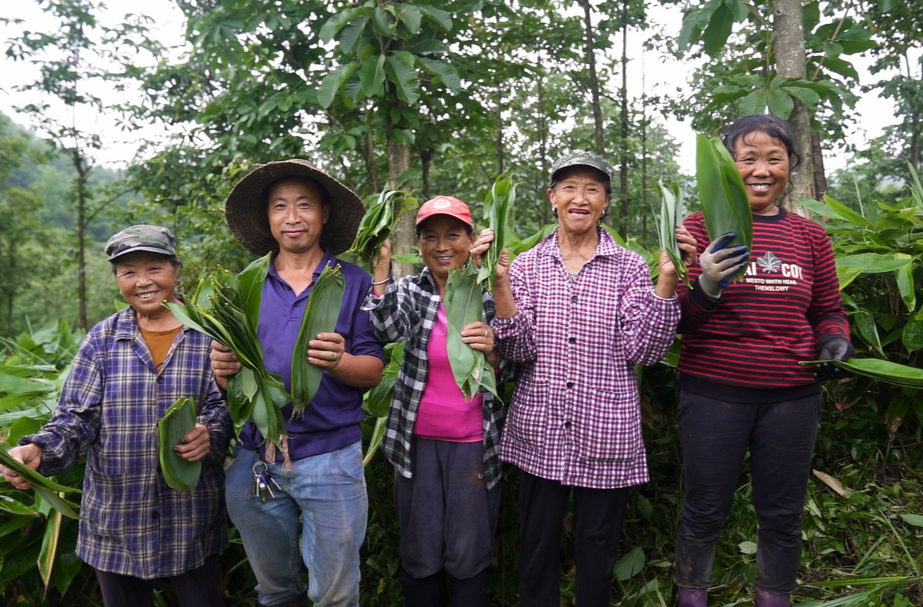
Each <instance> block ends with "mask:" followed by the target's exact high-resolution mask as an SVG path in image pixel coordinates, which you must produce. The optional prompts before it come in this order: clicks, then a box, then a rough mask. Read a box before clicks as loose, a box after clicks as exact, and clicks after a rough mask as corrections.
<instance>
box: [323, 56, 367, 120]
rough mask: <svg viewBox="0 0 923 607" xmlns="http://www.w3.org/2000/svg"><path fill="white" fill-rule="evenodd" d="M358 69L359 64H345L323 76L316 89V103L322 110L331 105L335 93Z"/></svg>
mask: <svg viewBox="0 0 923 607" xmlns="http://www.w3.org/2000/svg"><path fill="white" fill-rule="evenodd" d="M358 68H359V63H357V62H352V63H347V64H346V65H341V66H339V67H337V68H336V69H335V70H333V71H332V72H330V73H329V74H327V75H326V76H324V78H323V80H321V82H320V86H318V87H317V103H319V104H320V106H321V107H322V108H324V109H327V108H329V107H330V106H331V105H333V100H334V99H335V98H336V95H337V93H338V92H339V91H340V89H341V88H342V87H343V85H344V84H345V83H346V81H347V80H349V78H350V77H351V76H352V75H353V74H354V73H355V71H356V70H357V69H358Z"/></svg>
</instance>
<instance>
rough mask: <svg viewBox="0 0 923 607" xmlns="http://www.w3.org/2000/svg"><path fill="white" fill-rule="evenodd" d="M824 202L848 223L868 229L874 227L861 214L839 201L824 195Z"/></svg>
mask: <svg viewBox="0 0 923 607" xmlns="http://www.w3.org/2000/svg"><path fill="white" fill-rule="evenodd" d="M824 202H825V203H827V206H829V207H830V208H831V209H833V210H834V211H835V212H836V213H837V214H839V215H840V216H841V217H843V218H844V219H846V221H850V222H852V223H854V224H856V225H857V226H864V227H867V228H870V227H872V224H871V222H869V220H867V219H866V218H865V217H863V216H862V215H860V214H859V213H857V212H855V211H853V210H852V209H850V208H849V207H848V206H846V205H845V204H843V203H842V202H840V201H839V200H836V199H835V198H832V197H830V196H828V195H826V194H824Z"/></svg>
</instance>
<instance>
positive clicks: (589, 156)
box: [551, 150, 614, 183]
mask: <svg viewBox="0 0 923 607" xmlns="http://www.w3.org/2000/svg"><path fill="white" fill-rule="evenodd" d="M573 166H587V167H590V168H592V169H596V170H597V171H601V172H602V173H604V174H605V175H606V177H607V178H608V179H609V182H610V183H611V182H612V175H613V172H614V169H613V168H612V165H611V164H609V163H608V162H607V161H606V159H605V158H603V157H602V156H600V155H599V154H594V153H593V152H587V151H586V150H573V151H571V152H568V153H567V154H564V155H563V156H561V157H560V158H558V159H557V160H556V161H555V163H554V164H553V165H551V179H552V180H553V179H554V175H555V173H557V172H558V171H560V170H561V169H566V168H568V167H573Z"/></svg>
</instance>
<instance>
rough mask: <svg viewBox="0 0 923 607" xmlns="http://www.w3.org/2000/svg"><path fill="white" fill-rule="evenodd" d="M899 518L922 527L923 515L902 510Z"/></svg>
mask: <svg viewBox="0 0 923 607" xmlns="http://www.w3.org/2000/svg"><path fill="white" fill-rule="evenodd" d="M901 518H902V519H904V522H905V523H908V524H910V525H913V526H914V527H923V515H920V514H907V513H904V512H902V513H901Z"/></svg>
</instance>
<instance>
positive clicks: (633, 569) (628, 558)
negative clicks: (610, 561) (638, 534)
mask: <svg viewBox="0 0 923 607" xmlns="http://www.w3.org/2000/svg"><path fill="white" fill-rule="evenodd" d="M645 562H646V559H645V557H644V550H643V549H642V548H641V547H640V546H637V547H635V548H634V549H633V550H632V551H631V552H629V553H628V554H626V555H625V556H623V557H622V558H620V559H619V560H618V562H617V563H616V564H615V577H617V578H618V579H619V580H621V581H623V582H624V581H626V580H629V579H631V578H632V577H634V576H636V575H637V574H639V573H641V571H642V570H643V569H644V565H645Z"/></svg>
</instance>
